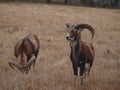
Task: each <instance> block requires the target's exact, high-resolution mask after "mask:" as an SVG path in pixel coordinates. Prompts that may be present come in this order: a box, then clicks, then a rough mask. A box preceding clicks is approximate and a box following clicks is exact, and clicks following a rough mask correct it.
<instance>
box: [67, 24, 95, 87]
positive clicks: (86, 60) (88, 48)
mask: <svg viewBox="0 0 120 90" xmlns="http://www.w3.org/2000/svg"><path fill="white" fill-rule="evenodd" d="M66 29H67V32H68V34H67V35H66V39H67V40H68V41H70V48H71V53H70V59H71V62H72V67H73V71H74V75H75V77H76V78H77V76H78V68H80V78H81V85H82V84H83V78H84V77H83V75H85V77H86V75H87V76H89V72H90V69H91V67H92V65H93V61H94V56H95V52H94V47H93V45H92V43H88V42H84V41H82V38H81V31H83V30H84V29H87V30H89V31H90V32H91V34H92V38H91V39H93V37H94V34H95V32H94V29H93V27H92V26H90V25H88V24H76V25H73V24H70V23H67V24H66Z"/></svg>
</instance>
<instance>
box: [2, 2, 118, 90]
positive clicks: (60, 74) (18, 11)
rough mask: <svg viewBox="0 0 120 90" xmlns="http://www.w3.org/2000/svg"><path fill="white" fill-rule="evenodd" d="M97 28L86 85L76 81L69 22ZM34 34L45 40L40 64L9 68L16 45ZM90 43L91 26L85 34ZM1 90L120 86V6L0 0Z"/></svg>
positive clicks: (108, 89)
mask: <svg viewBox="0 0 120 90" xmlns="http://www.w3.org/2000/svg"><path fill="white" fill-rule="evenodd" d="M67 22H71V23H73V24H76V23H87V24H90V25H92V26H93V27H94V28H95V37H94V40H93V41H92V42H93V44H94V46H95V53H96V55H95V61H94V64H93V67H92V70H91V73H90V77H89V78H87V80H86V81H85V83H84V85H80V83H79V85H78V86H77V87H76V86H75V81H74V75H73V71H72V65H71V62H70V59H69V53H70V48H69V43H68V42H67V41H66V38H65V37H66V31H65V23H67ZM28 33H34V34H36V35H37V36H38V38H39V39H40V47H41V48H40V52H39V55H38V57H37V62H36V66H35V68H31V70H30V72H29V74H27V75H26V74H21V73H20V72H16V71H14V70H12V69H11V68H10V66H9V65H8V61H10V60H15V59H16V58H15V57H14V53H13V51H14V49H13V48H14V45H15V44H16V42H17V41H18V40H19V39H20V38H21V37H23V36H25V35H27V34H28ZM82 38H83V40H85V41H88V42H91V40H90V38H91V35H90V33H89V31H87V30H85V31H83V33H82ZM0 90H120V10H114V9H99V8H88V7H74V6H64V5H63V6H61V5H47V4H32V3H29V4H27V3H0Z"/></svg>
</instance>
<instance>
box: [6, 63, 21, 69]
mask: <svg viewBox="0 0 120 90" xmlns="http://www.w3.org/2000/svg"><path fill="white" fill-rule="evenodd" d="M8 63H9V65H10V67H11V68H13V69H15V68H14V67H13V66H15V67H17V68H18V69H19V70H21V69H22V68H23V67H22V65H20V64H18V63H16V62H8Z"/></svg>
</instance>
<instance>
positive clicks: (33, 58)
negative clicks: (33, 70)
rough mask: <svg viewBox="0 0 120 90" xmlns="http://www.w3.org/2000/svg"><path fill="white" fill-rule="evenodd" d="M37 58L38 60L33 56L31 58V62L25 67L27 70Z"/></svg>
mask: <svg viewBox="0 0 120 90" xmlns="http://www.w3.org/2000/svg"><path fill="white" fill-rule="evenodd" d="M35 58H36V57H35V56H34V55H33V56H32V57H31V58H30V60H29V61H28V62H27V64H26V65H24V67H25V68H26V67H28V66H30V65H31V64H32V63H33V62H34V61H35Z"/></svg>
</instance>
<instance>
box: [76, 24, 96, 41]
mask: <svg viewBox="0 0 120 90" xmlns="http://www.w3.org/2000/svg"><path fill="white" fill-rule="evenodd" d="M80 28H81V30H83V29H85V28H87V29H88V30H89V31H90V32H91V34H92V39H93V37H94V34H95V31H94V28H93V27H92V26H91V25H88V24H77V25H75V29H80Z"/></svg>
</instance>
